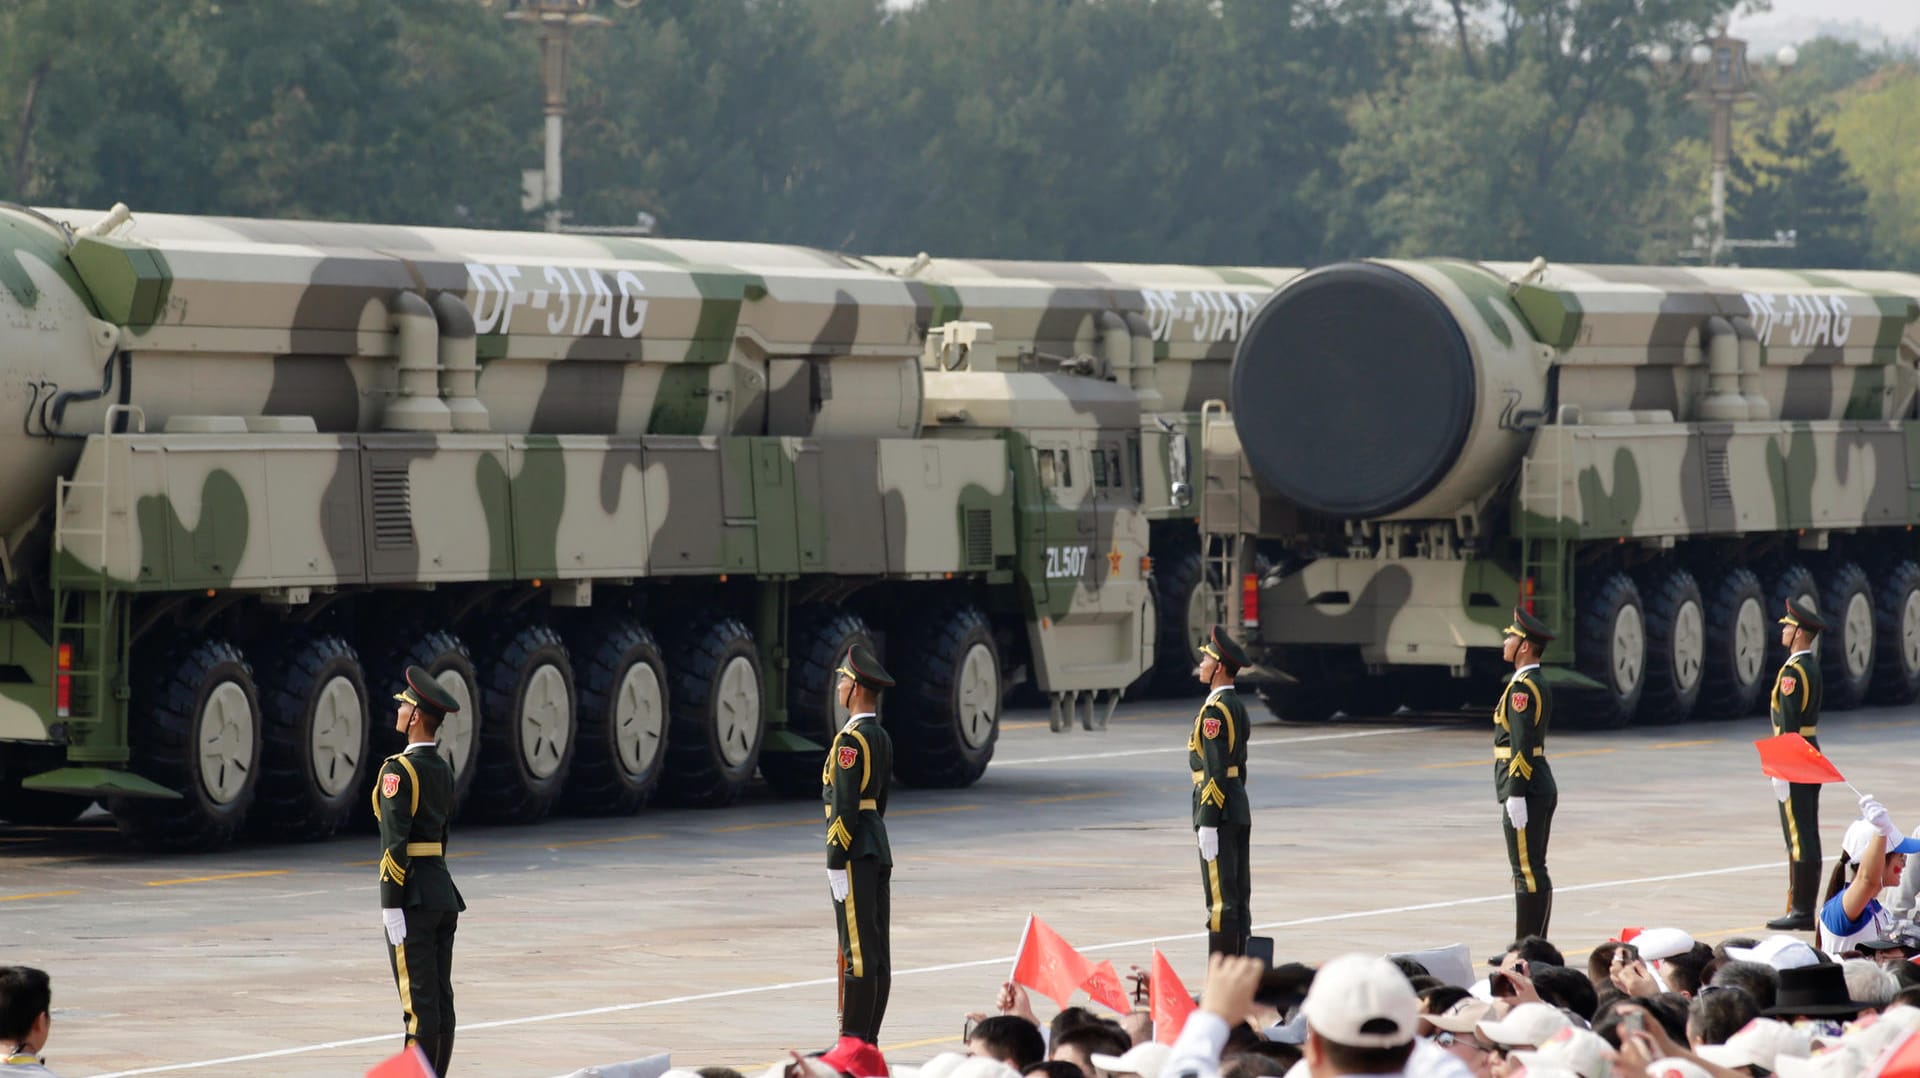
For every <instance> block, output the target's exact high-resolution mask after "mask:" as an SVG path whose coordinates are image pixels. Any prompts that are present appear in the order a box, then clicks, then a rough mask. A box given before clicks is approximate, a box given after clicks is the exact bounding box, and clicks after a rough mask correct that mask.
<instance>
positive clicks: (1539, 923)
mask: <svg viewBox="0 0 1920 1078" xmlns="http://www.w3.org/2000/svg"><path fill="white" fill-rule="evenodd" d="M1559 804H1560V794H1559V792H1558V791H1549V792H1547V793H1538V794H1528V795H1527V826H1526V827H1524V828H1516V827H1514V826H1513V818H1512V817H1511V816H1508V815H1507V808H1506V804H1505V803H1504V802H1502V803H1501V805H1500V827H1501V830H1502V831H1504V832H1505V833H1506V838H1507V864H1508V866H1509V867H1511V868H1512V869H1513V895H1514V938H1515V939H1519V938H1522V937H1524V936H1545V935H1546V934H1547V920H1548V918H1549V917H1550V916H1551V914H1552V911H1553V877H1552V876H1550V875H1548V874H1547V838H1548V837H1549V835H1550V834H1551V833H1552V831H1553V810H1554V809H1555V808H1557V807H1558V806H1559Z"/></svg>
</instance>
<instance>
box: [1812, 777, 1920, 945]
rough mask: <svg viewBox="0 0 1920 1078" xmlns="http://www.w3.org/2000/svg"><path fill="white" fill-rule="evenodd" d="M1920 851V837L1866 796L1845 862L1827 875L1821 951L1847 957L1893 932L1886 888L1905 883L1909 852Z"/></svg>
mask: <svg viewBox="0 0 1920 1078" xmlns="http://www.w3.org/2000/svg"><path fill="white" fill-rule="evenodd" d="M1914 853H1920V839H1916V838H1908V837H1907V836H1906V835H1904V834H1902V833H1901V832H1900V829H1899V828H1897V827H1895V826H1893V820H1892V818H1890V817H1889V816H1888V815H1887V808H1886V806H1885V805H1882V804H1881V803H1880V802H1878V801H1875V800H1874V799H1873V798H1872V797H1871V796H1866V797H1862V798H1861V799H1860V819H1858V820H1855V821H1853V823H1852V825H1851V826H1849V827H1848V828H1847V834H1846V837H1844V838H1842V839H1841V840H1840V860H1839V861H1838V862H1837V863H1835V864H1834V866H1833V874H1832V875H1831V876H1829V877H1828V878H1827V891H1826V895H1825V897H1824V899H1823V900H1822V901H1821V903H1820V927H1819V928H1818V929H1816V930H1815V935H1814V944H1815V947H1816V949H1818V950H1823V951H1826V952H1828V953H1829V954H1833V955H1843V954H1845V953H1846V952H1848V951H1851V950H1853V949H1854V948H1856V947H1858V946H1860V945H1861V944H1863V943H1872V942H1875V941H1877V940H1883V939H1886V938H1887V937H1888V936H1890V935H1891V934H1892V933H1893V924H1894V918H1893V914H1892V912H1891V911H1889V910H1887V909H1886V908H1884V907H1882V906H1881V905H1880V899H1879V897H1878V896H1879V894H1880V891H1881V889H1882V888H1886V887H1894V886H1897V885H1898V884H1899V883H1900V874H1901V872H1903V871H1904V870H1905V869H1906V865H1907V856H1908V855H1909V854H1914Z"/></svg>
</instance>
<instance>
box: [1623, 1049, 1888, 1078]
mask: <svg viewBox="0 0 1920 1078" xmlns="http://www.w3.org/2000/svg"><path fill="white" fill-rule="evenodd" d="M1869 1062H1870V1060H1868V1059H1867V1058H1866V1056H1864V1055H1862V1054H1861V1053H1860V1052H1859V1051H1858V1050H1856V1049H1855V1048H1853V1047H1851V1046H1849V1045H1846V1044H1842V1045H1839V1046H1837V1047H1835V1048H1832V1049H1830V1050H1828V1051H1825V1052H1821V1053H1819V1054H1818V1055H1811V1056H1808V1057H1806V1058H1805V1059H1796V1058H1794V1057H1793V1056H1781V1057H1779V1058H1778V1059H1775V1060H1774V1063H1775V1064H1777V1069H1776V1070H1775V1071H1774V1073H1775V1074H1777V1075H1779V1076H1780V1078H1859V1076H1860V1075H1861V1074H1864V1073H1865V1072H1866V1069H1867V1064H1868V1063H1869ZM1655 1078H1658V1076H1655Z"/></svg>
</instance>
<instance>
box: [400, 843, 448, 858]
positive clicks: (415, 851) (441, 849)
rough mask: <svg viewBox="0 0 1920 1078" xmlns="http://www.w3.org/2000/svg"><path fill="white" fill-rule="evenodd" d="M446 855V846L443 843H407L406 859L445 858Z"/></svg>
mask: <svg viewBox="0 0 1920 1078" xmlns="http://www.w3.org/2000/svg"><path fill="white" fill-rule="evenodd" d="M446 855H447V844H446V843H444V842H409V843H407V856H408V857H445V856H446Z"/></svg>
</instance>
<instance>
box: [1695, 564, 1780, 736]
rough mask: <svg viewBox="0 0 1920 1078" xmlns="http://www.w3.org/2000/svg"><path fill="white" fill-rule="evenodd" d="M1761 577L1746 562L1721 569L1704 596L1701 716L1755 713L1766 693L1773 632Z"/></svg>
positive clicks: (1698, 710)
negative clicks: (1756, 705)
mask: <svg viewBox="0 0 1920 1078" xmlns="http://www.w3.org/2000/svg"><path fill="white" fill-rule="evenodd" d="M1765 602H1766V596H1765V593H1764V592H1762V591H1761V590H1760V578H1759V577H1757V576H1755V575H1754V574H1753V570H1751V569H1748V568H1746V567H1745V566H1735V567H1734V568H1732V569H1728V570H1727V571H1726V572H1724V573H1721V574H1720V576H1719V578H1718V579H1716V580H1715V581H1714V582H1713V589H1712V591H1711V592H1710V593H1709V594H1708V595H1707V596H1706V606H1705V608H1704V609H1705V614H1706V642H1707V649H1706V658H1705V661H1704V662H1703V663H1702V664H1701V668H1700V702H1699V704H1698V705H1697V707H1696V708H1695V710H1696V711H1697V712H1698V713H1699V714H1702V715H1712V716H1716V717H1733V716H1737V715H1746V714H1749V713H1751V712H1752V711H1753V709H1754V705H1755V704H1756V703H1757V702H1758V701H1759V700H1760V699H1761V698H1762V697H1763V696H1764V695H1765V694H1766V691H1767V639H1768V637H1769V636H1770V635H1772V634H1771V633H1770V632H1769V630H1771V629H1772V626H1771V625H1770V624H1768V621H1769V619H1768V618H1767V616H1766V610H1765V606H1764V604H1765Z"/></svg>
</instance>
